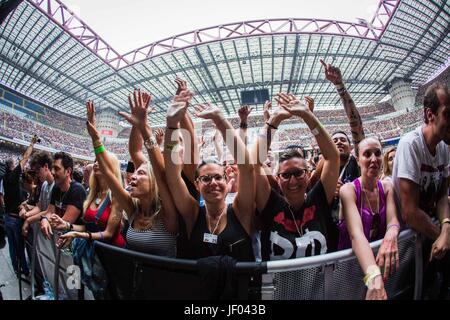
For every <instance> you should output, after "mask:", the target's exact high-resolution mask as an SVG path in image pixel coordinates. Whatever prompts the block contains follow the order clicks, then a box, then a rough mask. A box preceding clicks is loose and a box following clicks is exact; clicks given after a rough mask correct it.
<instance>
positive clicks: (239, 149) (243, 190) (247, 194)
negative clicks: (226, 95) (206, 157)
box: [195, 103, 255, 234]
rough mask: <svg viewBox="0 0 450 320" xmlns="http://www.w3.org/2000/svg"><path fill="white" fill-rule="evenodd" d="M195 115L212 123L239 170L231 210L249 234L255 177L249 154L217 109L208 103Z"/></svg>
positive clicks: (201, 106) (200, 106)
mask: <svg viewBox="0 0 450 320" xmlns="http://www.w3.org/2000/svg"><path fill="white" fill-rule="evenodd" d="M195 114H196V115H197V116H198V117H200V118H203V119H210V120H212V121H213V122H214V124H215V125H216V128H217V130H219V131H220V133H221V134H222V137H223V138H224V141H225V143H226V145H227V147H228V149H229V150H230V152H231V154H232V155H233V158H234V161H235V162H236V164H237V166H238V170H239V185H238V194H237V195H236V198H235V200H234V203H233V208H234V209H235V212H236V216H237V217H238V219H239V221H240V222H241V224H242V226H243V227H244V228H245V230H246V231H247V233H248V234H250V233H251V230H252V218H253V212H254V203H255V175H254V168H253V165H252V164H251V161H250V154H249V152H248V150H247V148H246V147H245V144H244V142H243V141H242V140H241V139H240V138H239V136H238V135H237V134H236V132H235V130H234V128H233V126H232V125H231V123H230V122H229V121H228V120H226V119H225V117H224V116H223V114H222V112H221V111H220V109H219V108H217V107H216V106H213V105H211V104H209V103H208V104H203V105H199V106H196V113H195Z"/></svg>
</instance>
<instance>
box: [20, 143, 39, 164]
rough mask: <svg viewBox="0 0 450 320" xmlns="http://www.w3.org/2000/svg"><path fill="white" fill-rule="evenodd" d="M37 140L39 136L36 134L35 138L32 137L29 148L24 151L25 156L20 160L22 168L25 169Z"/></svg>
mask: <svg viewBox="0 0 450 320" xmlns="http://www.w3.org/2000/svg"><path fill="white" fill-rule="evenodd" d="M37 140H38V137H37V136H36V135H34V136H33V138H31V142H30V145H29V146H28V147H27V149H26V150H25V152H24V153H23V157H22V159H21V160H20V162H19V163H20V167H21V168H22V170H23V168H25V165H26V164H27V162H28V159H29V158H30V156H31V153H32V152H33V147H34V144H35V143H36V142H37Z"/></svg>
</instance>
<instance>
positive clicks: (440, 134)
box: [392, 83, 450, 299]
mask: <svg viewBox="0 0 450 320" xmlns="http://www.w3.org/2000/svg"><path fill="white" fill-rule="evenodd" d="M423 107H424V122H425V124H423V125H422V126H420V127H418V128H417V129H416V130H414V131H412V132H409V133H408V134H406V135H405V136H403V137H402V138H401V140H400V143H399V145H398V148H397V154H396V158H395V161H394V170H393V174H392V179H393V181H394V187H395V191H396V193H397V195H398V196H399V197H400V204H401V212H402V217H403V219H404V220H405V222H406V223H407V225H408V226H410V227H411V228H412V229H414V230H415V231H417V232H418V233H420V234H422V235H423V236H424V237H425V238H426V239H425V242H424V243H423V258H424V279H423V280H424V282H423V291H422V294H423V298H424V299H431V298H441V299H442V298H445V299H450V296H449V292H450V291H449V288H450V282H449V281H450V274H449V272H450V254H449V250H450V214H449V205H448V199H447V193H448V176H449V172H448V170H449V163H450V159H449V150H448V146H447V145H446V144H445V142H444V141H442V140H444V139H446V137H448V136H449V134H450V94H449V90H448V87H447V86H446V85H444V84H440V83H434V84H432V85H431V86H430V87H429V88H428V89H427V91H426V92H425V96H424V101H423ZM434 293H437V294H436V295H435V294H434Z"/></svg>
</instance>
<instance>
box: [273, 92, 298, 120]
mask: <svg viewBox="0 0 450 320" xmlns="http://www.w3.org/2000/svg"><path fill="white" fill-rule="evenodd" d="M294 99H295V97H294V96H293V95H292V94H285V93H281V92H280V93H278V94H277V96H276V97H275V101H276V102H277V103H278V108H277V109H276V110H275V111H274V112H273V115H272V116H273V117H276V118H278V119H280V120H286V119H289V118H290V117H292V114H291V113H290V112H288V111H287V110H285V109H284V108H283V106H287V105H288V104H289V102H290V101H291V100H294Z"/></svg>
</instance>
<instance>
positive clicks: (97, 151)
mask: <svg viewBox="0 0 450 320" xmlns="http://www.w3.org/2000/svg"><path fill="white" fill-rule="evenodd" d="M105 151H106V148H105V146H103V145H101V146H100V147H98V148H95V149H94V152H95V155H98V154H99V153H102V152H105Z"/></svg>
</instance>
